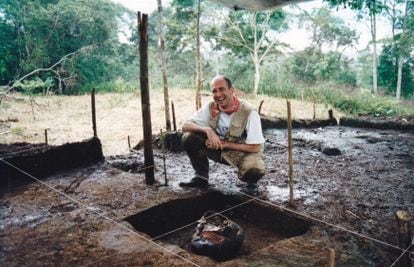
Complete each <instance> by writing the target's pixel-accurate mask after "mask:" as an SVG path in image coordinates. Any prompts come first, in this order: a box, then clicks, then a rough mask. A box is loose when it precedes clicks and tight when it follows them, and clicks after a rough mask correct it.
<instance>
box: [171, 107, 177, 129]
mask: <svg viewBox="0 0 414 267" xmlns="http://www.w3.org/2000/svg"><path fill="white" fill-rule="evenodd" d="M171 110H172V116H173V129H174V132H176V131H177V124H176V123H175V108H174V102H173V101H171Z"/></svg>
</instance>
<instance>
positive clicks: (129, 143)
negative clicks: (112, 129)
mask: <svg viewBox="0 0 414 267" xmlns="http://www.w3.org/2000/svg"><path fill="white" fill-rule="evenodd" d="M128 150H129V151H131V138H130V137H129V135H128Z"/></svg>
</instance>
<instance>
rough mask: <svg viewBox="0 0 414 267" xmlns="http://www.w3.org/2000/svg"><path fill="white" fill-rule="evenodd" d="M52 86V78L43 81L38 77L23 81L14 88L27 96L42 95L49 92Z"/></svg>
mask: <svg viewBox="0 0 414 267" xmlns="http://www.w3.org/2000/svg"><path fill="white" fill-rule="evenodd" d="M53 86H54V81H53V79H52V78H50V77H49V78H47V79H46V80H45V81H43V80H42V79H40V78H39V77H36V78H34V79H33V80H25V81H23V82H19V83H17V84H16V88H17V89H20V90H22V91H23V93H25V94H28V95H33V94H39V93H42V94H43V95H45V94H46V92H48V91H49V89H50V88H51V87H53Z"/></svg>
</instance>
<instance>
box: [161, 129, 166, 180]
mask: <svg viewBox="0 0 414 267" xmlns="http://www.w3.org/2000/svg"><path fill="white" fill-rule="evenodd" d="M160 140H161V145H162V162H163V167H164V185H168V178H167V165H166V163H165V142H166V140H165V139H164V136H163V133H162V129H160Z"/></svg>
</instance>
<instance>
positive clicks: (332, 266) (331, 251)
mask: <svg viewBox="0 0 414 267" xmlns="http://www.w3.org/2000/svg"><path fill="white" fill-rule="evenodd" d="M328 267H335V250H334V249H333V248H328Z"/></svg>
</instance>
